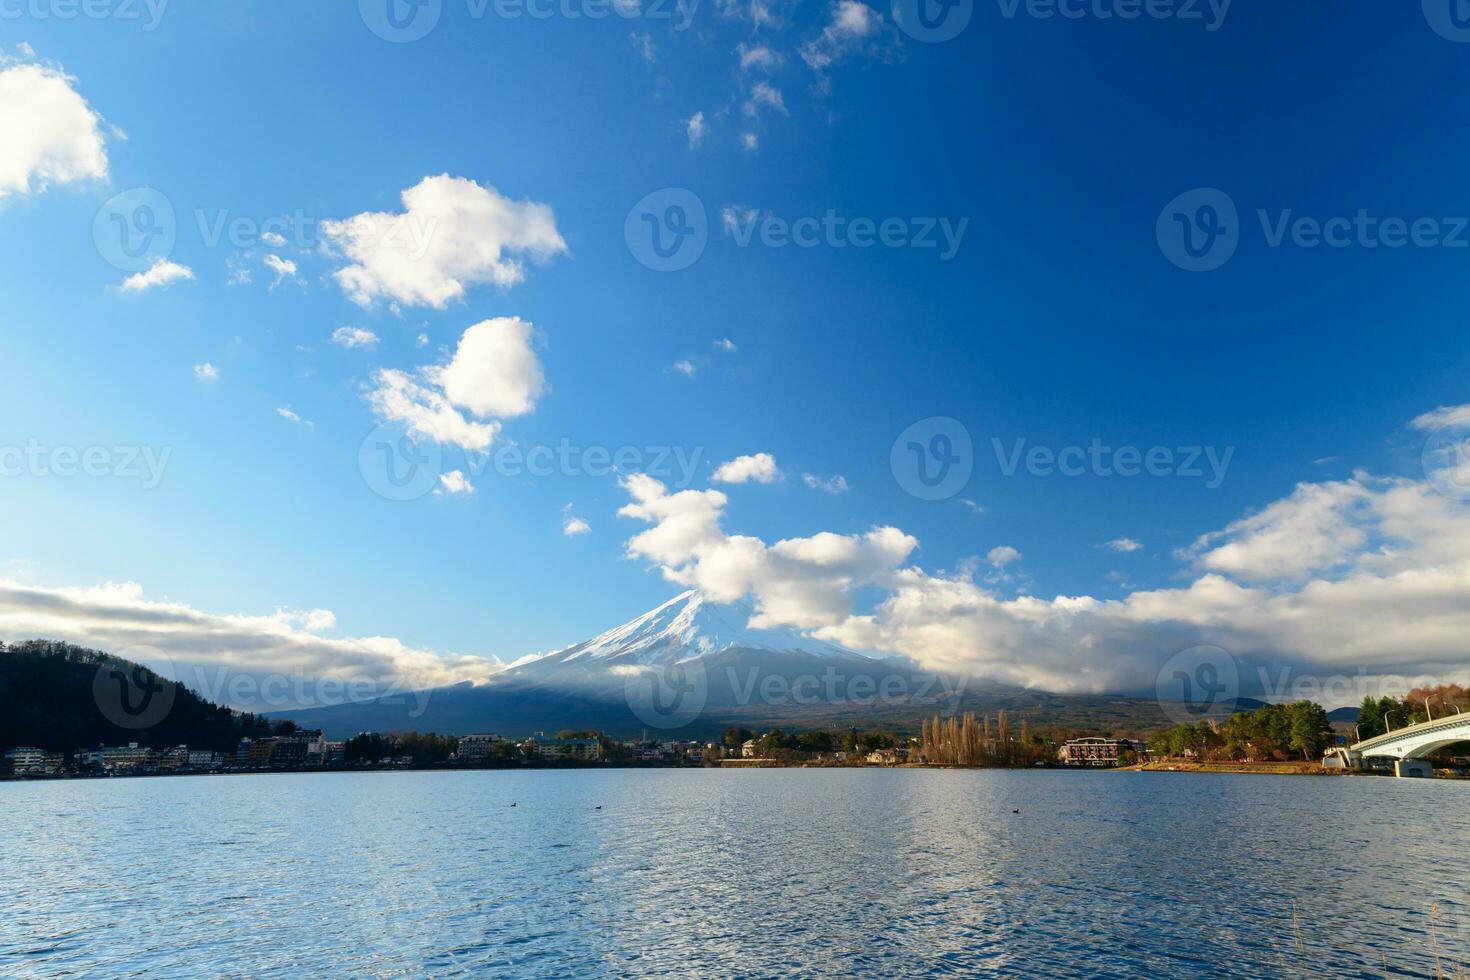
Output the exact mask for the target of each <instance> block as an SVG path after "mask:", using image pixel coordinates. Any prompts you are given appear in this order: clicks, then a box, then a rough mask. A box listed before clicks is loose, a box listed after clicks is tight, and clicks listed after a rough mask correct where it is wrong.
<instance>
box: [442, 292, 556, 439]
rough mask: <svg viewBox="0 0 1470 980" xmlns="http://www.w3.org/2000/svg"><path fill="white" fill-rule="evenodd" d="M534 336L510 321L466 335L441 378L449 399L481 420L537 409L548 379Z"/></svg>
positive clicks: (484, 323) (486, 324) (489, 324)
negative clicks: (486, 417) (545, 375)
mask: <svg viewBox="0 0 1470 980" xmlns="http://www.w3.org/2000/svg"><path fill="white" fill-rule="evenodd" d="M531 332H532V331H531V325H530V324H529V323H527V322H526V321H525V320H521V319H519V318H517V317H506V316H502V317H496V318H495V319H493V320H484V321H482V322H480V323H477V324H475V325H474V326H472V327H470V328H469V329H468V330H466V331H465V332H464V336H462V337H460V339H459V349H458V350H457V351H455V354H454V359H453V360H451V361H450V362H449V366H448V367H446V368H444V370H443V372H442V373H441V374H440V380H441V381H442V383H443V385H444V393H445V394H446V395H448V396H449V400H450V401H452V402H454V404H456V405H459V406H461V407H462V408H467V409H469V410H470V411H472V412H474V413H475V414H476V415H493V416H495V417H497V418H512V417H514V416H517V415H526V414H529V413H530V412H531V411H532V410H534V409H535V407H536V400H537V399H538V398H540V397H541V393H542V391H543V389H544V388H545V385H546V379H545V377H544V375H543V374H542V371H541V362H540V361H539V360H537V358H536V352H535V351H534V350H533V349H532V347H531Z"/></svg>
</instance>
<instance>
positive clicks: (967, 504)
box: [960, 497, 985, 514]
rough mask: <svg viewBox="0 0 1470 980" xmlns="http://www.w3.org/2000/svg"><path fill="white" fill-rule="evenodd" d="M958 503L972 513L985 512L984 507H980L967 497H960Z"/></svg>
mask: <svg viewBox="0 0 1470 980" xmlns="http://www.w3.org/2000/svg"><path fill="white" fill-rule="evenodd" d="M960 503H961V504H962V505H963V506H964V508H965V510H968V511H969V512H970V513H972V514H983V513H985V508H984V507H981V506H980V505H979V504H977V503H976V502H975V501H973V500H971V499H970V498H969V497H961V498H960Z"/></svg>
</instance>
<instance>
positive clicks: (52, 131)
mask: <svg viewBox="0 0 1470 980" xmlns="http://www.w3.org/2000/svg"><path fill="white" fill-rule="evenodd" d="M3 65H4V62H3V61H0V66H3ZM101 124H102V118H101V117H100V116H99V115H98V114H97V113H96V112H94V111H93V110H92V108H91V106H89V105H88V104H87V100H86V99H84V98H82V97H81V95H80V94H78V92H77V90H76V88H75V79H73V78H71V77H69V76H68V75H66V74H64V73H63V72H61V71H58V70H56V69H54V68H48V67H45V66H42V65H34V64H19V65H10V66H9V67H4V68H3V70H0V133H3V134H4V138H3V139H0V198H5V197H7V196H9V195H13V194H30V193H33V192H38V191H44V190H45V189H46V188H47V187H49V186H51V185H52V184H68V183H72V182H74V181H80V180H105V179H106V178H107V149H106V145H105V143H104V140H103V136H102V132H101V128H100V127H101Z"/></svg>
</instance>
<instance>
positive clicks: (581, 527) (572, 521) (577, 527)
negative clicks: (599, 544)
mask: <svg viewBox="0 0 1470 980" xmlns="http://www.w3.org/2000/svg"><path fill="white" fill-rule="evenodd" d="M591 530H592V525H591V524H588V523H587V522H586V521H584V520H582V518H580V517H568V518H566V519H565V520H563V521H562V522H561V533H562V534H565V535H566V536H567V537H569V538H575V537H576V536H577V535H579V534H586V533H587V532H589V531H591Z"/></svg>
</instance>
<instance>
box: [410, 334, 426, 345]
mask: <svg viewBox="0 0 1470 980" xmlns="http://www.w3.org/2000/svg"><path fill="white" fill-rule="evenodd" d="M413 343H414V346H415V347H428V346H429V335H428V334H426V333H421V334H419V335H418V336H417V337H415V338H414V341H413Z"/></svg>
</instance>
